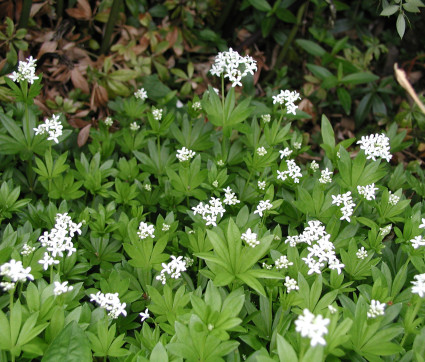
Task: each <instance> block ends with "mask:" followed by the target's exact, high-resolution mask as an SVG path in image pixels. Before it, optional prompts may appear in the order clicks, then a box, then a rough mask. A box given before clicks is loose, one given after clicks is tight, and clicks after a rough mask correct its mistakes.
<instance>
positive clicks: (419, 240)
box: [410, 235, 425, 249]
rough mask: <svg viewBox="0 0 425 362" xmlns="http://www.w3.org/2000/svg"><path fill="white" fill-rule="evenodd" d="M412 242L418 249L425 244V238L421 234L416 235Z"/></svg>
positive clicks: (414, 247)
mask: <svg viewBox="0 0 425 362" xmlns="http://www.w3.org/2000/svg"><path fill="white" fill-rule="evenodd" d="M410 242H411V243H412V246H413V249H418V248H419V247H421V246H425V239H424V238H423V237H422V236H421V235H419V236H415V237H414V238H413V239H411V240H410Z"/></svg>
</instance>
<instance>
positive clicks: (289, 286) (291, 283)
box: [283, 276, 300, 294]
mask: <svg viewBox="0 0 425 362" xmlns="http://www.w3.org/2000/svg"><path fill="white" fill-rule="evenodd" d="M283 285H284V286H285V287H286V291H287V292H288V294H289V293H291V290H299V289H300V287H299V286H298V284H297V281H296V280H295V279H292V278H290V277H289V276H286V277H285V283H283Z"/></svg>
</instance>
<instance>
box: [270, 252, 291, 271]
mask: <svg viewBox="0 0 425 362" xmlns="http://www.w3.org/2000/svg"><path fill="white" fill-rule="evenodd" d="M274 264H275V266H276V269H288V267H289V266H290V265H294V263H292V262H290V261H289V260H288V257H287V256H286V255H282V256H281V257H280V258H279V259H276V260H275V262H274Z"/></svg>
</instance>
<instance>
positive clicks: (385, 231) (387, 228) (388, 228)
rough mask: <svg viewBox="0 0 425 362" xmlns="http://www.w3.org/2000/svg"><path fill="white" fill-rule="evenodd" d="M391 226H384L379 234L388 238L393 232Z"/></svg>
mask: <svg viewBox="0 0 425 362" xmlns="http://www.w3.org/2000/svg"><path fill="white" fill-rule="evenodd" d="M391 228H392V226H391V224H388V225H387V226H384V227H383V228H379V233H380V235H381V236H382V237H385V236H387V235H388V234H389V233H390V232H391Z"/></svg>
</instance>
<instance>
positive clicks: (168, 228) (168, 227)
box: [161, 223, 170, 231]
mask: <svg viewBox="0 0 425 362" xmlns="http://www.w3.org/2000/svg"><path fill="white" fill-rule="evenodd" d="M161 230H162V231H168V230H170V225H168V224H166V223H164V224H162V229H161Z"/></svg>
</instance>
